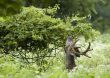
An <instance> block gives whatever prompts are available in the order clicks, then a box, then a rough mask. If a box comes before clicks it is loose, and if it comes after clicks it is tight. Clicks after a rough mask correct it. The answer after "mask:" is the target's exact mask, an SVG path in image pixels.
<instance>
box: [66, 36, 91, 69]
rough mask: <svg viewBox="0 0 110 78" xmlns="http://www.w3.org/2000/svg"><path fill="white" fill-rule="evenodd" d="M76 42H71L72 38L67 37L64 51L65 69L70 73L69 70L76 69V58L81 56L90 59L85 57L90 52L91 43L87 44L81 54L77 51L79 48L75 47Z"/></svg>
mask: <svg viewBox="0 0 110 78" xmlns="http://www.w3.org/2000/svg"><path fill="white" fill-rule="evenodd" d="M77 42H78V40H76V41H74V42H73V38H72V36H68V37H67V40H66V45H65V47H64V50H65V54H66V69H68V71H70V70H72V69H74V67H76V64H75V59H76V58H77V57H80V56H81V55H83V56H86V57H88V58H91V57H90V56H88V55H87V53H88V52H90V51H91V50H92V49H91V48H90V47H91V43H90V42H89V45H88V47H87V49H86V50H85V51H83V52H81V51H80V50H79V49H80V48H81V47H77V46H76V43H77Z"/></svg>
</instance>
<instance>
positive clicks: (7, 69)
mask: <svg viewBox="0 0 110 78" xmlns="http://www.w3.org/2000/svg"><path fill="white" fill-rule="evenodd" d="M104 37H105V39H104V41H105V40H106V39H107V42H103V38H104ZM107 37H109V34H105V35H101V36H100V37H99V38H97V40H95V41H94V42H93V43H92V48H93V49H94V50H93V51H92V52H91V53H89V55H90V56H91V57H92V58H88V59H87V57H83V56H82V57H81V58H79V59H77V60H76V63H77V67H76V68H75V69H74V70H73V71H72V72H69V73H68V71H67V70H66V69H65V63H64V57H65V56H64V54H63V53H64V52H63V51H61V50H60V53H59V54H58V55H57V58H55V59H53V60H49V61H53V65H52V66H51V67H50V68H49V69H48V70H47V71H45V72H41V73H39V71H38V68H39V67H38V66H37V65H36V64H35V63H34V64H29V65H25V64H24V63H22V62H20V59H17V58H12V56H10V55H5V56H4V55H2V56H1V55H0V57H1V58H0V77H1V78H9V77H12V78H94V77H95V78H98V77H99V78H109V77H110V61H109V60H110V52H109V51H110V45H109V44H110V41H108V38H107ZM81 40H83V39H81ZM81 43H85V42H83V41H82V42H81Z"/></svg>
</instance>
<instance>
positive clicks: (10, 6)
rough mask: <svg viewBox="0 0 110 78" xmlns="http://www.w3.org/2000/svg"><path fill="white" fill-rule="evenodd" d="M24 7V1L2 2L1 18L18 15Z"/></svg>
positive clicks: (0, 6)
mask: <svg viewBox="0 0 110 78" xmlns="http://www.w3.org/2000/svg"><path fill="white" fill-rule="evenodd" d="M22 5H23V0H0V16H6V15H12V14H15V13H18V12H20V9H21V7H22Z"/></svg>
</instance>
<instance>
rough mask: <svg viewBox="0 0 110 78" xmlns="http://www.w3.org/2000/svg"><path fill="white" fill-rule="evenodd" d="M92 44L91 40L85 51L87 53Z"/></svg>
mask: <svg viewBox="0 0 110 78" xmlns="http://www.w3.org/2000/svg"><path fill="white" fill-rule="evenodd" d="M90 46H91V43H90V42H89V46H88V47H87V49H86V50H85V51H84V52H83V53H87V52H88V51H90Z"/></svg>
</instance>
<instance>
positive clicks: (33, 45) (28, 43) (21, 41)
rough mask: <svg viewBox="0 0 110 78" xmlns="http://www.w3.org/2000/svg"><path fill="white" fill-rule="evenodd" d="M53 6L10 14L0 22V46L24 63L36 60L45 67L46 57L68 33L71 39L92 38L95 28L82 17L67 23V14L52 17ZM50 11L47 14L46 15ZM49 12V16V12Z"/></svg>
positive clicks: (2, 49) (52, 55)
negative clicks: (64, 19) (74, 21)
mask: <svg viewBox="0 0 110 78" xmlns="http://www.w3.org/2000/svg"><path fill="white" fill-rule="evenodd" d="M56 10H57V5H56V6H55V7H54V8H48V9H40V8H35V7H28V8H23V10H22V12H21V13H20V14H16V15H13V16H11V17H9V18H7V19H6V20H4V21H1V23H0V32H1V33H0V39H1V41H0V46H1V47H0V48H1V49H0V50H1V52H5V53H6V54H8V52H10V53H11V54H12V55H14V56H17V57H18V58H21V59H22V60H23V61H24V62H26V63H33V62H34V63H35V62H36V63H37V65H39V66H40V67H41V68H39V70H40V71H42V70H45V68H46V67H48V65H49V62H48V60H47V58H49V57H55V54H56V49H58V48H59V47H62V48H63V47H64V45H65V40H66V38H67V36H68V35H72V36H73V37H74V39H76V38H78V37H79V36H84V37H85V38H86V40H87V39H90V38H95V35H96V34H97V33H96V34H94V32H95V30H93V29H92V28H91V24H90V23H88V22H87V21H86V18H81V17H77V16H76V17H73V19H76V20H77V22H78V24H77V25H76V26H72V25H71V20H72V19H70V18H68V19H67V21H66V22H63V21H62V20H61V19H59V18H54V17H53V16H54V14H55V12H56ZM47 13H48V14H50V15H47ZM52 15H53V16H52Z"/></svg>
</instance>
